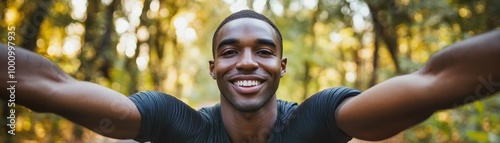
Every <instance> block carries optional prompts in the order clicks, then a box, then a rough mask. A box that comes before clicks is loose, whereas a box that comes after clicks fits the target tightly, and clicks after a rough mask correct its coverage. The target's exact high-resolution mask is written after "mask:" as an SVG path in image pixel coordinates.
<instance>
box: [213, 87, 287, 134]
mask: <svg viewBox="0 0 500 143" xmlns="http://www.w3.org/2000/svg"><path fill="white" fill-rule="evenodd" d="M222 100H224V99H222ZM277 113H278V109H277V103H276V97H275V96H273V97H272V98H271V99H269V101H267V103H265V104H264V106H263V107H262V108H261V109H259V110H258V111H255V112H241V111H238V110H237V109H236V108H234V107H233V106H232V105H231V104H230V103H228V102H224V101H221V114H222V122H223V123H224V127H225V129H226V131H227V133H228V135H229V137H230V138H231V142H248V143H263V142H266V140H267V137H268V136H269V133H271V129H272V128H273V126H274V123H275V121H276V118H277Z"/></svg>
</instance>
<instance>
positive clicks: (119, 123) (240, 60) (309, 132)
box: [0, 10, 500, 143]
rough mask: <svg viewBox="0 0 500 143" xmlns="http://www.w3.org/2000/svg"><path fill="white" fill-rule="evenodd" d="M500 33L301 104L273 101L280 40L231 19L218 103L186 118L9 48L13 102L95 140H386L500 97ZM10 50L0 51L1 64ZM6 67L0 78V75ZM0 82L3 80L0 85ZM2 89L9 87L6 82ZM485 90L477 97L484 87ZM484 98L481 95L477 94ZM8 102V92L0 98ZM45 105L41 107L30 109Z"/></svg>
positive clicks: (263, 23)
mask: <svg viewBox="0 0 500 143" xmlns="http://www.w3.org/2000/svg"><path fill="white" fill-rule="evenodd" d="M499 39H500V31H493V32H489V33H486V34H482V35H479V36H476V37H474V38H471V39H467V40H465V41H463V42H460V43H456V44H454V45H451V46H449V47H448V48H445V49H444V50H442V51H440V52H439V53H437V54H436V55H434V56H433V57H432V58H431V59H430V60H429V62H428V63H427V64H426V65H425V66H424V67H422V68H421V69H419V70H418V71H416V72H414V73H411V74H408V75H402V76H398V77H394V78H392V79H389V80H387V81H384V82H382V83H380V84H378V85H376V86H374V87H372V88H370V89H368V90H367V91H365V92H363V93H361V92H360V91H359V90H356V89H351V88H346V87H337V88H330V89H325V90H322V91H320V92H318V93H316V94H315V95H313V96H311V97H310V98H309V99H307V100H306V101H304V102H303V103H302V104H301V105H298V104H296V103H292V102H287V101H282V100H277V99H276V90H277V88H278V86H279V82H280V78H281V77H283V76H284V75H285V72H286V65H287V59H286V58H284V57H283V44H282V37H281V34H280V32H279V30H278V28H277V27H276V26H275V25H274V24H273V23H272V22H271V21H270V20H269V19H267V18H266V17H265V16H263V15H261V14H258V13H256V12H253V11H250V10H244V11H240V12H237V13H234V14H232V15H230V16H229V17H227V18H226V19H225V20H224V21H223V22H222V23H221V24H220V25H219V27H218V28H217V30H216V31H215V34H214V37H213V44H212V52H213V57H214V59H213V60H210V61H209V66H210V75H211V76H212V78H213V79H215V80H216V81H217V85H218V87H219V90H220V94H221V99H220V100H221V101H220V104H217V105H214V106H212V107H206V108H203V109H201V110H199V111H195V110H194V109H192V108H191V107H189V106H188V105H186V104H185V103H183V102H181V101H180V100H178V99H176V98H175V97H173V96H170V95H168V94H165V93H161V92H156V91H145V92H139V93H136V94H134V95H132V96H130V97H129V98H127V97H126V96H124V95H122V94H120V93H118V92H116V91H113V90H111V89H109V88H106V87H103V86H99V85H97V84H94V83H89V82H84V81H77V80H74V79H73V78H71V77H69V76H68V75H67V74H65V73H63V72H61V70H60V69H59V68H58V67H56V66H55V65H54V64H53V63H52V62H50V61H49V60H47V59H45V58H43V57H41V56H39V55H37V54H34V53H32V52H28V51H26V50H23V49H20V48H18V49H16V50H15V52H16V72H17V73H16V74H17V77H18V79H17V81H18V82H17V85H16V90H17V91H16V103H18V104H21V105H24V106H26V107H28V108H30V109H32V110H34V111H38V112H51V113H56V114H59V115H61V116H64V117H66V118H68V119H70V120H72V121H74V122H76V123H78V124H80V125H83V126H85V127H87V128H89V129H91V130H93V131H95V132H97V133H99V134H102V135H104V136H108V137H113V138H119V139H128V138H132V139H135V140H137V141H152V142H214V143H225V142H235V143H240V142H286V143H293V142H300V143H302V142H306V143H307V142H347V141H349V140H351V139H352V137H356V138H360V139H365V140H381V139H385V138H389V137H391V136H393V135H395V134H397V133H399V132H401V131H403V130H405V129H407V128H409V127H411V126H413V125H415V124H418V123H420V122H422V121H423V120H425V119H426V118H428V117H429V116H430V115H432V114H433V113H434V112H435V111H437V110H442V109H447V108H451V107H455V106H456V105H459V104H465V103H468V102H472V101H475V100H478V99H481V98H485V97H488V96H490V95H492V94H494V93H496V92H498V91H499V90H500V66H499V65H498V61H500V56H498V55H500V40H499ZM11 49H12V47H8V46H6V45H1V48H0V53H2V55H1V56H0V58H1V59H0V62H1V63H7V62H8V61H7V57H8V55H7V53H8V51H9V50H11ZM7 69H8V68H7V65H6V64H1V67H0V70H1V72H3V73H7ZM0 78H1V79H2V80H3V81H5V80H8V79H7V76H1V77H0ZM0 84H1V88H4V89H5V88H9V84H6V82H3V83H0ZM483 88H485V89H483ZM485 91H486V92H485ZM1 93H2V96H0V97H1V98H2V99H3V100H8V99H9V96H7V95H9V94H8V90H2V91H1ZM39 101H44V102H39Z"/></svg>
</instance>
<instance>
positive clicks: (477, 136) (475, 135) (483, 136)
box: [466, 131, 488, 142]
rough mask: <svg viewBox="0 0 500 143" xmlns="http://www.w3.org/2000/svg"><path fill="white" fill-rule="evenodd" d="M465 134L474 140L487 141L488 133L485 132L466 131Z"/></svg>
mask: <svg viewBox="0 0 500 143" xmlns="http://www.w3.org/2000/svg"><path fill="white" fill-rule="evenodd" d="M466 135H467V137H469V138H471V139H473V140H476V141H480V142H488V134H487V133H486V132H479V131H467V133H466Z"/></svg>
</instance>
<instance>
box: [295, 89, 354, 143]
mask: <svg viewBox="0 0 500 143" xmlns="http://www.w3.org/2000/svg"><path fill="white" fill-rule="evenodd" d="M360 93H361V91H359V90H356V89H352V88H347V87H337V88H329V89H325V90H322V91H320V92H318V93H316V94H314V95H313V96H311V97H310V98H308V99H307V100H305V101H304V102H303V103H302V104H301V105H300V106H299V107H297V109H296V110H295V112H294V113H293V114H292V116H291V117H290V118H291V119H290V122H291V124H290V125H292V126H291V131H293V132H294V134H295V135H297V136H302V137H304V138H302V141H301V142H325V141H329V142H347V141H349V140H351V139H352V137H350V136H348V135H346V134H345V133H343V132H342V131H341V130H340V129H339V128H338V126H337V124H336V120H335V111H336V109H337V107H338V106H339V105H340V104H341V103H342V101H344V99H346V98H349V97H352V96H356V95H358V94H360Z"/></svg>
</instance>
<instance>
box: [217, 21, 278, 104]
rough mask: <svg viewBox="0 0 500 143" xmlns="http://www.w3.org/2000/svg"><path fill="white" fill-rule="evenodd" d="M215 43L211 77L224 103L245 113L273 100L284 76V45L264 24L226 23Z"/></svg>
mask: <svg viewBox="0 0 500 143" xmlns="http://www.w3.org/2000/svg"><path fill="white" fill-rule="evenodd" d="M215 36H216V39H215V43H214V46H215V47H214V51H213V52H214V55H215V56H214V60H211V61H209V63H210V74H211V75H212V78H214V79H216V80H217V85H218V87H219V90H220V92H221V94H222V98H221V102H229V103H230V104H231V105H232V106H234V107H235V108H236V109H237V110H239V111H242V112H253V111H257V110H259V109H260V108H262V107H263V106H264V104H266V103H268V101H269V100H270V99H271V98H272V97H274V95H275V93H276V90H277V89H278V85H279V80H280V78H281V77H282V76H283V75H284V74H285V69H286V58H283V59H281V56H282V55H280V53H281V50H282V48H281V46H282V45H279V44H280V43H281V42H280V41H278V37H277V35H276V32H275V30H274V29H273V28H272V27H271V25H269V24H267V23H266V22H264V21H261V20H258V19H252V18H240V19H236V20H233V21H231V22H228V23H226V24H225V25H224V26H223V27H222V28H221V29H220V31H219V33H218V34H217V35H215Z"/></svg>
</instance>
